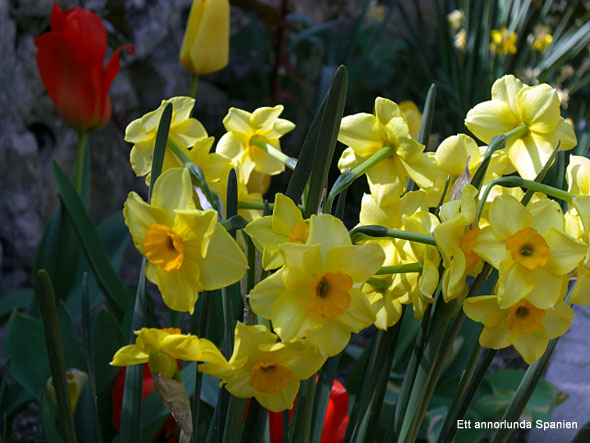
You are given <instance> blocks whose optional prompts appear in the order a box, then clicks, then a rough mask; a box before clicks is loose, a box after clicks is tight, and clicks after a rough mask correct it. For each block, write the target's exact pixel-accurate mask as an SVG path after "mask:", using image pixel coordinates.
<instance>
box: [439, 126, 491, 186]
mask: <svg viewBox="0 0 590 443" xmlns="http://www.w3.org/2000/svg"><path fill="white" fill-rule="evenodd" d="M484 149H485V148H484ZM481 151H482V149H481V148H480V147H479V146H477V143H476V142H475V140H473V139H472V138H471V137H469V136H468V135H465V134H457V135H452V136H450V137H447V138H445V139H444V140H443V141H442V143H441V144H440V145H439V146H438V148H437V149H436V154H435V158H436V165H437V166H438V167H439V168H440V169H441V170H442V171H443V172H445V173H446V174H448V175H450V176H451V177H456V176H458V175H461V174H462V173H463V171H464V170H465V166H466V165H467V159H468V158H469V172H470V173H471V174H473V173H475V170H476V169H477V167H478V166H479V164H480V163H481V161H482V160H483V158H482V157H483V155H482V154H484V153H485V151H484V152H483V153H482V152H481Z"/></svg>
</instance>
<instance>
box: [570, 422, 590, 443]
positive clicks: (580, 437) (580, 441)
mask: <svg viewBox="0 0 590 443" xmlns="http://www.w3.org/2000/svg"><path fill="white" fill-rule="evenodd" d="M588 441H590V422H588V423H586V424H585V425H584V426H582V428H581V429H580V430H579V431H578V432H577V434H576V436H575V437H574V439H573V440H572V443H584V442H588Z"/></svg>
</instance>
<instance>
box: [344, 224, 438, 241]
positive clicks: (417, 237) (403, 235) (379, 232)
mask: <svg viewBox="0 0 590 443" xmlns="http://www.w3.org/2000/svg"><path fill="white" fill-rule="evenodd" d="M359 234H364V235H367V236H369V237H392V238H399V239H402V240H409V241H413V242H416V243H424V244H426V245H432V246H436V241H435V240H434V237H433V236H432V235H430V234H420V233H418V232H411V231H402V230H400V229H389V228H386V227H384V226H379V225H367V226H357V227H356V228H354V229H353V230H352V231H350V237H351V238H352V239H353V241H355V239H356V238H357V236H358V235H359Z"/></svg>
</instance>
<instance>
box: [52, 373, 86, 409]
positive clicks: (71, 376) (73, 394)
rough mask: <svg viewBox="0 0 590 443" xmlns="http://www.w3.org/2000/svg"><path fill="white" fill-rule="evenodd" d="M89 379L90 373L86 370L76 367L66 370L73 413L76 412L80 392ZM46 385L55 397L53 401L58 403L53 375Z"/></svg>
mask: <svg viewBox="0 0 590 443" xmlns="http://www.w3.org/2000/svg"><path fill="white" fill-rule="evenodd" d="M87 379H88V375H87V374H86V372H82V371H79V370H78V369H75V368H69V369H67V370H66V383H67V385H68V395H69V397H70V405H71V406H72V413H74V412H76V405H77V404H78V399H79V398H80V394H81V393H82V389H83V388H84V384H85V383H86V380H87ZM45 387H46V388H47V391H48V392H49V395H50V396H51V398H53V401H54V402H55V403H56V404H57V400H56V398H55V388H54V387H53V377H49V379H48V380H47V383H46V384H45Z"/></svg>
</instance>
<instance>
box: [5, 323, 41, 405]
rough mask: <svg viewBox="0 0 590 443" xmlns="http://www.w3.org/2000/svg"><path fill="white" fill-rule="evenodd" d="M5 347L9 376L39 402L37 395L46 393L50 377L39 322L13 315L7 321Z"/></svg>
mask: <svg viewBox="0 0 590 443" xmlns="http://www.w3.org/2000/svg"><path fill="white" fill-rule="evenodd" d="M5 346H6V347H5V355H6V357H7V358H8V357H10V356H12V362H11V365H10V372H11V373H12V376H13V377H14V378H15V380H16V381H17V382H18V383H19V384H20V385H21V386H22V387H23V388H25V389H26V390H27V391H28V392H29V393H30V394H31V395H32V396H33V397H35V398H38V395H39V391H40V390H42V389H45V383H47V380H48V379H49V377H50V376H51V372H50V370H49V361H48V357H47V350H46V349H45V341H44V338H43V326H42V325H41V321H40V320H38V319H36V318H33V317H29V316H28V315H26V314H21V313H18V312H14V313H13V314H12V316H11V317H10V320H9V321H8V328H7V330H6V344H5Z"/></svg>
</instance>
